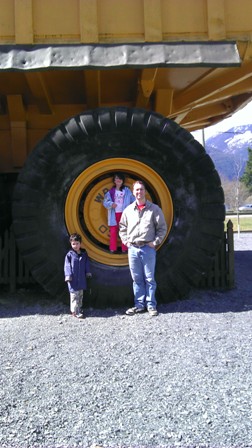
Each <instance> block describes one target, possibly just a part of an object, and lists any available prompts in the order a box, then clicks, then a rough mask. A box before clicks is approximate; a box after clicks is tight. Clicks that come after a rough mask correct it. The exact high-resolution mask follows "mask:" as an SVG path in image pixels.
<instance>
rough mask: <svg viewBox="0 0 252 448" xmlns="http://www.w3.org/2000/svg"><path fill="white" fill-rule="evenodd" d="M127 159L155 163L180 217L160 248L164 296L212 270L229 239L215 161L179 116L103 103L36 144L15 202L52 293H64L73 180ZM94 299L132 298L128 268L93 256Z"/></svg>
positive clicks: (28, 246)
mask: <svg viewBox="0 0 252 448" xmlns="http://www.w3.org/2000/svg"><path fill="white" fill-rule="evenodd" d="M114 157H116V158H118V157H119V158H128V159H134V160H138V161H140V162H142V163H144V164H147V165H149V164H151V166H152V168H153V169H154V170H155V171H156V172H157V173H158V175H159V176H161V177H162V179H163V180H164V182H165V183H166V185H167V186H168V188H169V191H170V193H171V196H172V201H173V207H174V220H173V225H172V228H171V231H170V233H169V236H168V238H167V239H166V241H165V242H164V244H163V245H162V247H161V248H160V249H159V250H158V252H157V267H156V280H157V283H158V290H157V297H158V299H159V300H160V301H163V302H167V301H171V300H174V299H177V298H180V297H183V296H185V295H186V294H187V293H188V291H189V290H190V289H191V287H192V286H197V285H198V284H199V282H200V280H201V278H202V275H204V274H205V273H207V271H208V270H209V268H210V266H211V263H212V259H213V255H214V254H215V253H216V251H217V249H218V247H219V245H220V242H221V239H222V237H223V221H224V217H225V210H224V195H223V191H222V188H221V185H220V179H219V176H218V174H217V172H216V170H215V167H214V165H213V162H212V160H211V159H210V157H209V156H208V155H207V154H206V152H205V150H204V148H203V147H202V146H201V145H200V144H199V143H198V142H197V141H196V140H194V138H193V137H192V135H191V134H190V133H189V132H187V131H185V130H184V129H182V128H181V127H179V126H178V125H176V124H175V123H174V122H173V121H171V120H169V119H165V118H164V117H162V116H160V115H157V114H155V113H152V112H147V111H144V110H139V109H127V108H114V109H111V108H110V109H97V110H93V111H89V112H87V113H84V114H81V115H78V116H76V117H73V118H70V119H69V120H67V121H66V122H64V123H62V124H60V125H59V126H58V127H57V128H55V129H54V130H53V131H51V132H50V133H49V134H48V135H47V136H46V137H45V138H44V139H43V140H42V141H41V142H40V143H39V144H38V145H37V147H36V148H35V149H34V150H33V152H32V153H31V155H30V157H29V158H28V160H27V162H26V165H25V167H24V168H23V170H22V172H21V173H20V176H19V179H18V182H17V186H16V189H15V194H14V201H13V216H14V229H15V233H16V239H17V243H18V246H19V249H20V251H21V253H22V254H23V257H24V259H25V260H26V263H27V264H28V266H29V267H30V269H31V271H32V274H33V276H34V278H35V279H36V280H37V281H38V282H39V283H40V284H41V285H42V286H43V287H44V288H45V289H46V290H47V291H48V292H49V293H50V294H52V295H57V296H59V295H60V296H62V295H64V296H65V293H66V287H65V285H64V276H63V263H64V256H65V254H66V252H67V250H69V242H68V230H67V228H66V223H65V216H64V207H65V202H66V197H67V193H68V191H69V189H70V187H71V185H72V183H73V182H74V180H75V179H76V178H77V177H78V176H79V175H80V173H81V172H83V171H84V170H85V169H87V168H88V167H89V166H91V165H92V164H94V163H96V162H100V161H101V160H107V159H109V158H114ZM91 266H92V271H93V277H94V280H93V281H92V295H91V296H92V297H91V299H92V303H93V305H97V306H103V305H104V306H108V305H116V306H118V305H125V304H128V303H130V302H131V301H132V281H131V278H130V274H129V269H128V267H113V266H107V265H103V264H101V263H97V262H94V261H92V260H91Z"/></svg>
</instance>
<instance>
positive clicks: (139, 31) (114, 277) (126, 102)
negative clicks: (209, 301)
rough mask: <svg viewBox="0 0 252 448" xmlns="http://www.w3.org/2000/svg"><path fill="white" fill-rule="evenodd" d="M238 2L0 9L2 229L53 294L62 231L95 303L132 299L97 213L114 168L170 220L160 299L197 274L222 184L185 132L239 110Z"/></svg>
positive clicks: (242, 12)
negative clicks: (86, 273) (74, 236)
mask: <svg viewBox="0 0 252 448" xmlns="http://www.w3.org/2000/svg"><path fill="white" fill-rule="evenodd" d="M250 7H251V1H250V0H240V1H239V2H237V1H236V0H43V1H41V0H8V1H7V0H0V11H1V20H0V169H1V177H0V182H1V196H0V207H1V231H3V229H4V228H5V227H6V226H8V225H9V224H10V222H13V227H14V232H15V238H16V242H17V245H18V248H19V251H20V252H21V254H22V256H23V259H24V261H25V263H26V264H27V266H28V267H29V268H30V270H31V272H32V275H33V277H34V279H35V280H36V281H37V282H38V283H40V284H41V285H42V286H43V287H44V288H45V289H46V290H47V291H48V292H49V293H50V294H52V295H54V296H55V295H59V296H60V295H63V294H64V293H65V284H64V277H63V260H64V255H65V253H66V251H67V250H68V235H69V233H71V232H74V231H76V232H78V233H80V234H81V235H82V238H83V244H84V246H85V248H86V249H87V251H88V254H89V257H90V259H91V264H92V271H93V274H94V275H93V286H92V294H93V303H94V304H99V305H101V304H103V305H124V304H126V303H127V302H128V301H129V300H131V295H132V292H131V280H130V277H129V270H128V260H127V256H126V255H124V254H122V253H118V254H114V255H111V254H110V252H109V246H108V244H109V229H108V225H107V217H106V210H105V208H104V207H103V205H102V200H103V198H104V194H105V192H106V191H107V190H108V189H109V188H110V187H111V185H112V174H113V172H114V171H118V170H119V171H123V172H124V173H125V174H126V177H127V185H129V186H131V185H132V183H133V181H134V180H135V179H138V178H141V179H142V180H144V181H145V182H146V185H147V190H148V195H149V198H150V199H151V200H153V201H154V202H156V203H158V204H159V205H160V206H161V207H162V209H163V211H164V214H165V217H166V220H167V223H168V232H167V237H166V239H165V241H164V243H163V245H162V246H161V247H160V248H159V249H158V253H157V273H156V277H157V281H158V298H159V299H160V300H161V301H164V302H165V301H169V300H173V299H176V298H178V297H182V296H184V295H185V294H187V292H188V291H189V290H190V288H191V287H192V286H197V285H198V284H199V281H200V280H201V278H202V276H203V275H205V273H206V272H207V270H208V269H209V266H210V264H211V260H212V257H213V255H214V254H215V253H216V251H217V250H218V247H219V244H220V241H221V239H222V235H223V221H224V197H223V191H222V188H221V184H220V179H219V176H218V173H217V172H216V170H215V167H214V165H213V163H212V161H211V159H210V158H209V156H208V155H207V154H206V153H205V151H204V148H203V147H202V146H201V145H200V144H199V143H198V142H196V141H195V140H194V138H193V137H192V135H191V134H190V131H193V130H196V129H200V128H204V127H206V126H209V125H211V124H214V123H216V122H218V121H220V120H222V119H223V118H225V117H227V116H230V115H231V114H232V113H233V112H235V111H236V110H238V109H239V108H241V107H243V106H244V105H245V104H246V103H247V102H248V101H250V100H251V95H252V94H251V89H252V78H251V73H252V61H251V54H252V47H251V36H252V19H251V15H250V13H249V11H250Z"/></svg>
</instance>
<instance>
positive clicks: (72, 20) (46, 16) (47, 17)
mask: <svg viewBox="0 0 252 448" xmlns="http://www.w3.org/2000/svg"><path fill="white" fill-rule="evenodd" d="M79 13H80V8H79V0H43V1H41V0H33V15H34V33H35V36H34V41H35V42H79V41H80V19H79Z"/></svg>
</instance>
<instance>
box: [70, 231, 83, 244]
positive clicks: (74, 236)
mask: <svg viewBox="0 0 252 448" xmlns="http://www.w3.org/2000/svg"><path fill="white" fill-rule="evenodd" d="M69 241H70V243H71V241H79V243H81V236H80V235H79V234H78V233H72V235H70V237H69Z"/></svg>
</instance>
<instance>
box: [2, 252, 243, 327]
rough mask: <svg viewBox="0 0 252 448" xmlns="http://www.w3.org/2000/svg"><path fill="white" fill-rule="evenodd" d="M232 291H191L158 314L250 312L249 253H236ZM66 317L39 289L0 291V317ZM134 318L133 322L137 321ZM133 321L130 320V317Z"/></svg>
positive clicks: (103, 313)
mask: <svg viewBox="0 0 252 448" xmlns="http://www.w3.org/2000/svg"><path fill="white" fill-rule="evenodd" d="M235 277H236V281H235V283H236V284H235V288H234V289H230V290H224V291H219V290H202V289H201V290H199V289H197V290H194V291H192V292H191V293H190V294H189V297H188V298H186V299H184V300H178V301H176V302H170V303H167V304H163V305H162V304H160V305H159V306H158V309H159V313H160V314H170V313H228V312H233V313H239V312H246V311H249V310H252V288H251V285H252V282H251V279H252V251H236V252H235ZM124 312H125V309H111V308H110V309H95V308H88V309H86V310H85V314H86V316H87V317H94V318H95V317H104V318H106V317H112V316H116V315H124ZM37 314H39V315H51V316H52V315H54V316H62V315H69V306H68V304H66V303H63V302H58V301H56V300H54V299H52V298H51V297H50V296H49V295H48V294H47V293H46V292H45V291H44V290H43V289H42V288H41V287H40V286H38V285H34V286H31V287H29V288H27V289H25V288H21V289H19V290H18V291H17V292H15V293H10V292H9V291H8V290H7V289H6V290H5V291H3V292H2V291H1V296H0V317H2V318H15V317H21V316H30V315H37ZM139 317H140V316H136V317H135V316H134V317H133V318H139ZM130 319H132V317H130Z"/></svg>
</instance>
